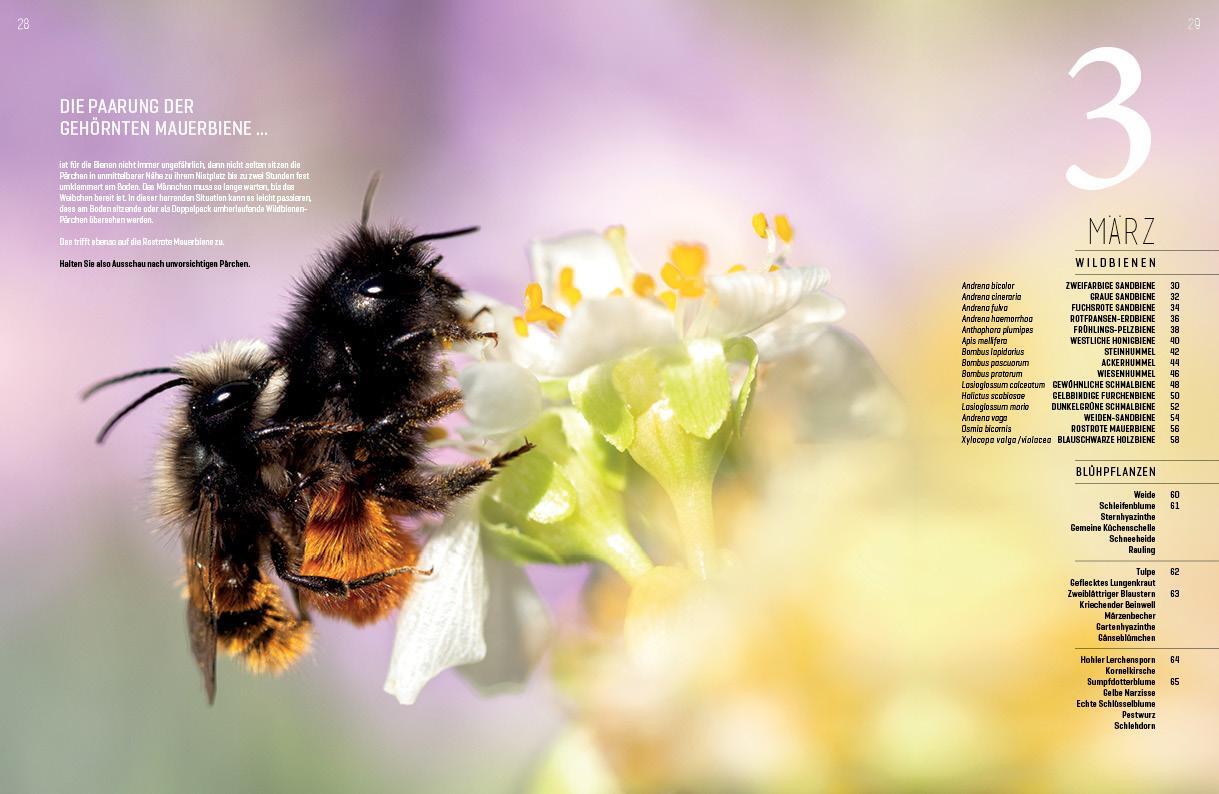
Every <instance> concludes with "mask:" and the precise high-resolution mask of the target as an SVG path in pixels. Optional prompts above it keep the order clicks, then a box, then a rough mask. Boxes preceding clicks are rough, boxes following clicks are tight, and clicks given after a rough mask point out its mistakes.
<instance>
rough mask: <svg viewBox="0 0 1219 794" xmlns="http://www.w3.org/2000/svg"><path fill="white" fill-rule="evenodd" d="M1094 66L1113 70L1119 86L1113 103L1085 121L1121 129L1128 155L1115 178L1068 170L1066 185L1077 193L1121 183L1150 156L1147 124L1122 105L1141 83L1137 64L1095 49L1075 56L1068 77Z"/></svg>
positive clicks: (1116, 50)
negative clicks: (1113, 124) (1112, 123)
mask: <svg viewBox="0 0 1219 794" xmlns="http://www.w3.org/2000/svg"><path fill="white" fill-rule="evenodd" d="M1097 62H1100V63H1107V64H1109V65H1110V66H1112V67H1113V68H1114V69H1116V70H1117V76H1118V78H1119V79H1120V82H1119V83H1118V87H1117V93H1116V94H1114V95H1113V99H1110V100H1109V101H1108V102H1106V103H1105V104H1103V105H1101V106H1100V107H1098V108H1096V109H1095V110H1090V111H1088V114H1087V116H1086V117H1087V118H1089V119H1109V120H1110V121H1116V122H1117V123H1118V124H1120V125H1122V129H1124V130H1125V131H1126V137H1127V138H1129V139H1130V151H1129V154H1128V155H1127V157H1126V165H1125V166H1123V167H1122V170H1121V171H1119V172H1118V173H1117V175H1116V176H1111V177H1099V176H1093V175H1092V174H1089V173H1088V172H1087V171H1085V170H1084V169H1082V168H1080V167H1079V166H1077V165H1072V166H1071V167H1070V168H1068V169H1067V181H1068V182H1070V183H1071V184H1072V185H1074V186H1075V187H1077V188H1079V189H1080V190H1104V189H1105V188H1107V187H1113V186H1114V185H1116V184H1119V183H1121V182H1125V181H1126V180H1127V179H1129V178H1130V177H1132V176H1134V173H1135V172H1136V171H1138V170H1139V169H1140V168H1142V167H1143V163H1145V162H1147V155H1148V154H1150V153H1151V127H1149V126H1148V125H1147V120H1146V119H1144V118H1143V117H1142V116H1140V115H1139V114H1138V113H1137V112H1136V111H1134V110H1131V109H1130V108H1128V107H1126V106H1125V105H1123V104H1122V103H1123V102H1125V101H1126V100H1127V99H1130V97H1132V96H1134V92H1135V91H1137V90H1138V89H1139V84H1140V83H1142V82H1143V70H1142V69H1141V68H1139V62H1138V61H1137V60H1135V57H1134V56H1133V55H1131V54H1130V53H1128V52H1126V51H1125V50H1123V49H1121V48H1120V47H1097V48H1096V49H1094V50H1088V51H1087V52H1085V53H1084V54H1083V55H1081V56H1079V60H1078V61H1076V62H1075V65H1074V66H1072V67H1071V71H1070V72H1068V74H1069V75H1070V76H1071V77H1074V76H1075V75H1077V74H1079V72H1080V70H1081V69H1083V68H1084V67H1085V66H1088V65H1090V64H1093V63H1097Z"/></svg>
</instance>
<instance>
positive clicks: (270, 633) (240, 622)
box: [187, 560, 310, 673]
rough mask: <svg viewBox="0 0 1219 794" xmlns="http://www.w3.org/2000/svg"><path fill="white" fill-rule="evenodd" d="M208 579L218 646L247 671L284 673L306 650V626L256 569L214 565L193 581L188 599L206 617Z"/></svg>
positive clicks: (221, 562) (232, 563) (224, 562)
mask: <svg viewBox="0 0 1219 794" xmlns="http://www.w3.org/2000/svg"><path fill="white" fill-rule="evenodd" d="M188 565H189V561H188ZM188 570H189V568H188ZM209 577H215V586H214V601H213V603H214V606H215V610H216V644H217V645H218V646H219V647H220V648H221V649H222V650H224V651H225V652H227V653H228V654H229V655H231V656H238V657H240V658H241V659H242V661H244V662H245V664H246V667H248V668H249V669H250V671H251V672H255V673H264V672H270V673H280V672H283V671H284V670H286V669H287V668H288V667H290V666H291V665H292V663H293V662H295V661H296V660H297V658H298V657H300V655H301V654H303V653H305V652H306V651H307V650H309V640H310V628H309V624H308V623H306V622H303V621H301V620H298V619H297V617H296V616H295V615H293V614H292V613H291V612H290V611H289V610H288V607H287V605H286V604H285V603H284V600H283V596H282V594H281V593H280V591H279V588H278V587H276V586H275V585H274V584H272V583H271V582H270V581H268V580H267V578H266V577H265V576H263V574H262V572H261V571H259V570H258V567H257V566H256V565H253V564H248V563H247V564H241V563H237V562H235V561H233V560H218V561H217V564H216V565H214V566H213V567H211V568H210V569H209V571H208V572H207V573H206V574H204V575H201V576H198V577H191V581H190V582H189V583H188V585H187V595H188V597H189V598H190V600H191V602H192V603H193V604H194V605H195V607H196V608H197V609H199V610H201V611H204V612H206V611H207V609H208V599H207V596H206V595H205V591H204V590H203V587H204V582H205V581H209V580H210V578H209Z"/></svg>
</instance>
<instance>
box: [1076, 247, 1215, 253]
mask: <svg viewBox="0 0 1219 794" xmlns="http://www.w3.org/2000/svg"><path fill="white" fill-rule="evenodd" d="M1157 251H1159V252H1160V253H1166V254H1219V248H1154V249H1147V248H1076V249H1075V253H1077V254H1154V253H1156V252H1157Z"/></svg>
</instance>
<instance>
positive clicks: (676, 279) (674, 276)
mask: <svg viewBox="0 0 1219 794" xmlns="http://www.w3.org/2000/svg"><path fill="white" fill-rule="evenodd" d="M660 277H661V279H663V280H664V283H666V284H668V285H669V286H670V287H672V288H673V289H678V288H680V287H681V282H682V276H681V271H680V270H678V269H677V267H676V266H674V265H673V263H672V262H665V266H664V267H662V268H661V269H660Z"/></svg>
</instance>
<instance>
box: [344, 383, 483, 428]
mask: <svg viewBox="0 0 1219 794" xmlns="http://www.w3.org/2000/svg"><path fill="white" fill-rule="evenodd" d="M461 404H462V394H461V389H445V390H444V391H440V392H437V393H436V394H433V395H432V396H431V397H428V398H427V399H426V400H423V401H421V402H420V403H419V404H418V405H413V406H411V407H409V408H402V409H400V410H397V411H394V412H393V413H391V414H388V415H386V416H384V417H382V418H380V419H378V420H377V421H376V422H373V423H372V424H370V425H369V426H368V430H367V433H368V434H371V435H374V436H375V435H377V434H380V433H385V432H387V431H391V430H396V429H398V428H403V427H405V428H414V427H422V426H424V425H430V424H432V423H433V422H435V421H436V420H438V419H443V418H444V417H445V416H448V415H449V414H451V413H453V412H454V411H456V410H457V409H458V408H460V407H461Z"/></svg>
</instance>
